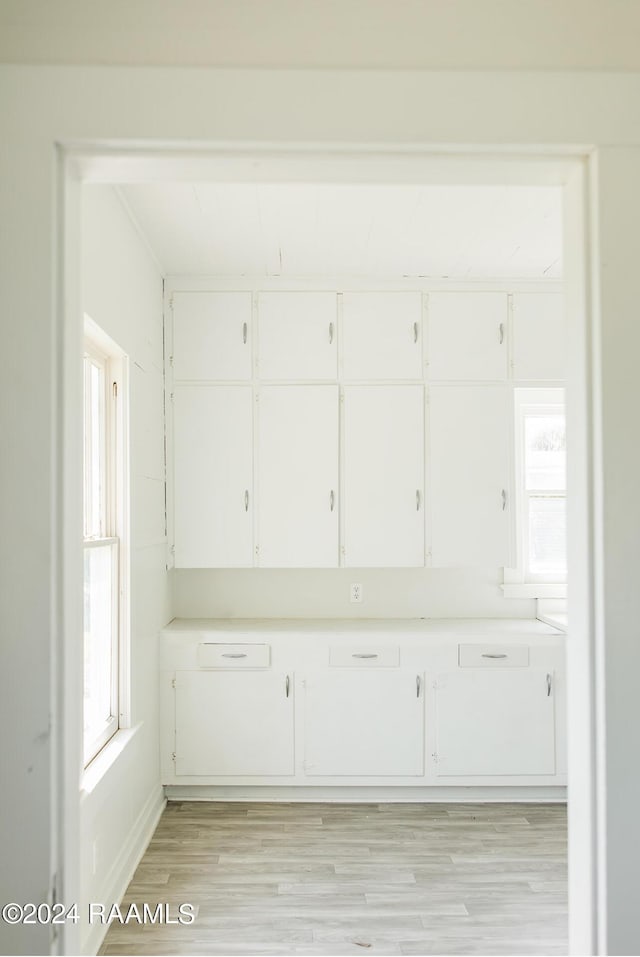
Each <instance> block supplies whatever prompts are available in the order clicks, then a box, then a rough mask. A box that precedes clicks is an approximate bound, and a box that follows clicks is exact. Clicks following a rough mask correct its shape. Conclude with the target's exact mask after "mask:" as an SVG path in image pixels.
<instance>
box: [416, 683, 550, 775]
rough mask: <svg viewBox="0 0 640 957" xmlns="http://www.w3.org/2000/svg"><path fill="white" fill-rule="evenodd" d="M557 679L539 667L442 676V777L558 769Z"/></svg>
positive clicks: (439, 746) (438, 692) (439, 723)
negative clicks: (555, 680) (556, 757)
mask: <svg viewBox="0 0 640 957" xmlns="http://www.w3.org/2000/svg"><path fill="white" fill-rule="evenodd" d="M553 678H554V675H553V672H546V671H544V670H542V669H540V668H522V669H517V670H516V669H506V668H505V669H502V668H501V669H499V670H498V669H496V670H495V671H491V670H487V669H484V668H483V669H474V668H469V669H464V670H463V669H460V670H459V671H455V672H450V673H448V674H443V675H438V678H437V680H436V690H435V698H436V753H437V764H436V773H437V774H438V776H445V777H446V776H448V775H457V776H467V775H468V776H473V775H483V776H484V775H486V776H492V775H493V776H500V775H540V774H555V772H556V761H555V713H554V710H555V695H554V693H553Z"/></svg>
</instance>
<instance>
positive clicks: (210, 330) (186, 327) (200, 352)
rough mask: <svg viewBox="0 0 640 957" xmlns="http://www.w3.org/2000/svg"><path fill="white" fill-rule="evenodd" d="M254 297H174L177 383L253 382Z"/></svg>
mask: <svg viewBox="0 0 640 957" xmlns="http://www.w3.org/2000/svg"><path fill="white" fill-rule="evenodd" d="M251 312H252V307H251V293H250V292H176V293H174V295H173V375H174V378H175V380H176V381H196V380H199V381H206V380H211V379H216V380H218V381H231V380H246V379H250V378H251Z"/></svg>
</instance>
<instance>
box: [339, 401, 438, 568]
mask: <svg viewBox="0 0 640 957" xmlns="http://www.w3.org/2000/svg"><path fill="white" fill-rule="evenodd" d="M343 468H344V513H345V519H344V523H345V533H344V560H345V565H347V566H350V567H354V568H365V567H371V566H373V567H376V566H378V567H384V566H387V567H402V566H411V565H424V388H423V386H421V385H378V386H374V385H371V386H358V385H353V386H345V389H344V466H343Z"/></svg>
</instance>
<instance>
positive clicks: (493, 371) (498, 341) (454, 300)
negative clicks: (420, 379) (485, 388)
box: [427, 292, 508, 382]
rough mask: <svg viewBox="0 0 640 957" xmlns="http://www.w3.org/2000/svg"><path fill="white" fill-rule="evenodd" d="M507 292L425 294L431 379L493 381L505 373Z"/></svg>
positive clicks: (503, 376) (501, 377)
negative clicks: (427, 299) (427, 304)
mask: <svg viewBox="0 0 640 957" xmlns="http://www.w3.org/2000/svg"><path fill="white" fill-rule="evenodd" d="M507 302H508V300H507V294H506V293H503V292H433V293H430V294H429V323H428V327H429V341H428V346H427V359H428V363H429V367H428V368H429V378H430V379H431V381H447V380H449V381H460V380H465V379H466V380H470V381H482V382H484V381H495V380H500V379H505V378H506V375H507V318H508V309H507Z"/></svg>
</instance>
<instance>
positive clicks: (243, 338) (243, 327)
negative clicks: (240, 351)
mask: <svg viewBox="0 0 640 957" xmlns="http://www.w3.org/2000/svg"><path fill="white" fill-rule="evenodd" d="M247 332H248V327H247V324H246V322H243V323H242V341H243V343H244V344H245V346H246V344H247Z"/></svg>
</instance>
